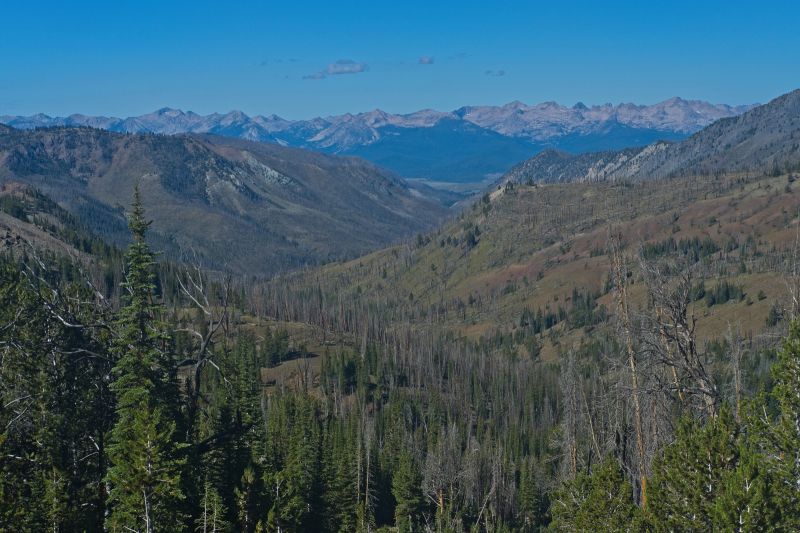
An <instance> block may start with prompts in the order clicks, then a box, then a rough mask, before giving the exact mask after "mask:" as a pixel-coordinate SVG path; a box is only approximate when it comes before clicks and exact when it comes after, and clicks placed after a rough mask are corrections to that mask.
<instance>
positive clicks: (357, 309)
mask: <svg viewBox="0 0 800 533" xmlns="http://www.w3.org/2000/svg"><path fill="white" fill-rule="evenodd" d="M797 186H798V185H797V182H796V181H795V179H794V177H793V176H792V175H782V176H764V175H761V174H737V175H725V176H713V177H695V178H693V179H692V180H688V179H673V180H668V181H663V182H662V181H656V182H646V183H641V184H638V185H626V184H583V185H580V184H573V185H548V186H533V185H530V186H528V185H516V186H514V185H509V186H507V187H505V188H502V189H500V190H497V191H494V192H493V193H492V194H489V195H487V196H486V197H484V198H483V199H481V200H480V201H478V202H477V203H476V204H475V206H474V207H473V208H471V209H469V210H467V211H466V212H465V213H464V214H463V215H462V216H461V217H460V219H459V220H457V221H455V222H453V223H452V224H450V225H448V226H446V227H445V228H443V229H442V230H439V231H436V232H432V233H428V234H420V235H419V236H418V237H417V238H415V239H413V240H412V241H409V242H408V243H407V244H405V245H402V246H398V247H394V248H390V249H387V250H385V251H382V252H377V253H374V254H372V255H369V256H366V257H364V258H361V259H359V260H355V261H351V262H347V263H341V264H336V265H330V266H327V267H324V268H322V269H319V270H315V271H310V272H307V273H296V274H293V275H286V276H282V277H279V278H276V279H275V280H274V281H268V282H258V283H252V282H248V283H243V282H241V281H239V280H238V279H237V278H235V277H233V278H232V277H219V276H210V277H209V275H207V274H205V273H204V272H203V271H202V270H200V269H197V268H196V267H194V266H192V265H184V266H180V265H170V264H157V263H156V262H155V260H154V256H153V255H152V252H151V249H150V247H149V246H148V244H147V243H148V240H147V226H148V224H147V222H146V220H147V218H146V216H147V215H146V210H144V207H146V206H144V205H143V202H142V200H140V199H138V198H137V200H136V202H135V203H134V206H133V208H132V210H131V211H130V213H131V215H130V217H129V220H130V230H131V231H132V234H133V244H132V245H131V246H130V247H129V248H128V251H127V254H126V255H125V258H124V260H121V259H120V255H119V253H118V252H115V251H114V248H113V247H106V248H102V250H105V251H103V252H100V250H101V248H100V247H99V244H98V245H94V247H91V246H90V247H88V248H87V246H86V245H85V244H80V243H81V242H82V241H81V240H80V239H76V238H75V237H69V235H72V233H69V232H67V231H66V229H67V228H73V230H72V231H74V232H75V234H78V235H88V234H86V233H85V231H86V230H84V229H82V228H81V226H79V225H77V224H76V223H75V222H74V221H73V222H70V220H71V219H70V218H69V215H68V214H67V213H66V212H63V211H61V210H60V208H58V207H57V206H55V205H54V204H52V202H49V200H48V199H47V198H46V197H45V196H42V195H41V194H40V193H37V192H36V191H32V190H28V189H20V188H18V187H17V188H14V187H12V188H10V189H7V191H6V196H5V197H6V198H11V199H9V200H3V203H2V205H3V211H4V213H6V214H7V215H8V217H10V218H9V219H8V220H9V222H8V224H7V232H8V238H7V239H6V244H5V246H6V250H7V251H6V253H5V254H4V259H3V265H2V276H3V280H2V283H1V284H0V287H2V294H1V295H0V297H2V305H0V309H2V313H3V316H2V324H3V329H2V330H0V348H2V353H3V365H2V368H0V371H2V376H0V377H1V378H2V379H0V395H1V396H2V406H3V407H2V411H0V417H2V418H0V423H2V427H3V428H4V429H3V432H2V436H1V437H0V446H1V447H2V448H3V452H4V453H3V457H4V459H3V462H2V464H1V465H0V468H2V471H3V476H2V479H3V483H2V488H0V495H2V498H0V501H2V502H3V503H2V504H1V505H0V523H2V524H3V527H5V528H7V529H10V530H43V529H55V530H63V531H81V530H87V531H96V530H101V529H102V528H106V529H109V530H125V529H126V528H130V529H134V530H141V531H175V530H181V531H184V530H185V531H189V530H202V531H215V530H216V531H368V530H377V529H380V528H387V529H391V530H395V529H396V530H398V531H419V530H425V529H430V530H442V531H462V530H478V531H504V530H505V531H540V530H545V529H548V530H552V531H589V530H637V531H651V530H687V529H688V530H707V529H709V528H710V527H711V525H712V524H714V526H715V527H717V526H719V525H720V524H722V526H721V527H723V528H727V527H730V528H737V527H743V528H744V529H746V530H751V529H758V528H762V527H766V526H767V525H770V526H774V525H775V524H782V525H783V526H784V527H785V529H787V530H791V529H794V528H796V527H797V523H798V520H800V514H799V513H796V512H795V510H796V509H797V507H796V505H795V503H793V502H794V498H796V493H795V491H794V489H791V488H789V487H790V484H791V482H792V480H793V479H797V473H796V471H795V468H796V465H795V463H794V460H793V457H794V455H793V454H794V453H795V451H796V449H798V448H797V445H798V443H800V434H798V433H797V430H796V425H794V421H795V420H796V418H797V417H798V416H800V415H798V412H800V408H798V407H797V406H796V405H795V403H796V402H794V400H793V399H792V398H793V396H792V394H791V391H793V390H796V388H797V387H798V386H800V384H799V383H797V382H796V380H797V378H796V376H797V372H796V366H797V364H798V361H800V348H798V346H797V344H798V342H800V341H798V340H797V339H798V338H800V330H798V329H797V327H795V328H794V329H793V330H792V331H791V332H789V331H788V327H789V324H790V321H791V319H792V317H794V316H796V312H797V308H796V301H797V300H796V295H797V294H798V293H797V292H796V291H797V286H798V285H797V282H798V280H797V278H796V270H795V267H794V265H796V260H795V250H796V243H797V226H798V219H797V215H796V213H797V209H798V196H797V190H796V187H797ZM48 212H50V213H52V214H51V215H50V216H51V218H50V220H51V224H50V225H47V224H45V223H44V222H43V220H44V219H45V218H46V217H45V216H44V215H45V214H46V213H48ZM14 221H16V222H14ZM59 228H62V229H59ZM25 232H27V233H25ZM26 235H27V237H26ZM18 236H19V238H17V237H18ZM54 242H60V243H62V244H63V245H64V246H68V249H69V250H71V251H70V252H69V253H66V254H65V253H64V251H63V250H61V251H59V249H58V248H57V247H56V246H55V245H54V244H53V243H54ZM69 243H72V244H69ZM78 251H83V253H82V254H79V253H77V252H78ZM70 257H71V258H70ZM54 261H58V262H60V264H61V266H60V267H58V268H53V267H52V266H50V265H54ZM121 263H124V266H123V264H121ZM70 264H72V265H75V266H74V267H72V268H70V267H68V266H67V265H70ZM104 269H105V272H106V274H105V275H103V276H100V277H98V275H97V273H98V272H102V271H104ZM120 269H122V271H123V272H124V275H123V273H122V272H120ZM97 280H104V283H98V282H97ZM117 302H119V303H117ZM787 334H789V340H788V341H787V342H786V343H785V345H784V344H783V341H782V340H781V339H782V338H783V337H784V336H786V335H787ZM709 457H711V458H712V459H713V462H712V463H708V458H709ZM701 486H703V487H710V489H706V488H704V489H699V487H701ZM19 487H23V489H22V490H19ZM726 524H727V525H726Z"/></svg>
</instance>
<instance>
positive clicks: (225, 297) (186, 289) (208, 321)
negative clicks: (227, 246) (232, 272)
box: [177, 266, 231, 399]
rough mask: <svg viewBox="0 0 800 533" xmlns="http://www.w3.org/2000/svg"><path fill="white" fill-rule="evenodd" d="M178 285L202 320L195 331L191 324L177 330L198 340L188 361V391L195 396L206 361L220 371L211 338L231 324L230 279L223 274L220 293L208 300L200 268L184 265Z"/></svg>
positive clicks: (197, 393) (198, 390)
mask: <svg viewBox="0 0 800 533" xmlns="http://www.w3.org/2000/svg"><path fill="white" fill-rule="evenodd" d="M178 286H179V287H180V289H181V293H182V294H183V295H184V296H185V297H186V298H187V299H188V300H189V301H191V302H192V303H193V304H194V305H195V307H196V308H197V309H198V310H199V311H200V314H201V317H202V320H203V321H204V323H203V326H204V327H203V328H201V331H198V330H197V329H194V328H182V329H179V330H177V331H182V332H186V333H189V334H190V335H192V336H194V337H196V338H197V341H198V344H197V348H196V350H195V354H196V356H195V358H194V359H193V360H192V361H191V364H192V366H193V367H194V372H193V375H192V390H191V394H192V395H193V397H194V399H196V398H197V396H198V395H199V394H200V385H201V377H202V374H203V368H204V367H205V366H206V365H208V366H211V367H213V368H214V369H215V370H216V371H217V372H219V373H220V375H222V370H221V369H220V367H219V365H218V364H217V363H216V362H215V361H214V355H215V354H214V350H213V346H214V342H215V338H216V337H217V333H218V332H219V331H220V330H221V329H222V330H223V332H224V333H225V334H226V336H227V334H228V331H227V330H228V328H229V326H230V316H229V309H230V296H231V281H230V278H226V279H225V281H224V282H223V284H222V288H221V290H220V294H219V301H218V302H215V303H212V302H211V301H210V300H209V295H208V293H209V290H208V288H207V287H206V280H205V277H204V275H203V273H202V271H201V270H200V267H199V266H195V267H194V268H193V269H187V270H186V271H185V272H184V273H183V275H181V276H178ZM223 380H224V381H225V383H226V384H227V383H228V380H227V379H226V378H225V376H224V375H223Z"/></svg>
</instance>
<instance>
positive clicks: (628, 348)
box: [609, 234, 647, 508]
mask: <svg viewBox="0 0 800 533" xmlns="http://www.w3.org/2000/svg"><path fill="white" fill-rule="evenodd" d="M609 248H610V249H611V261H612V269H613V275H614V286H615V288H616V295H617V310H618V313H619V320H620V322H621V324H622V333H623V339H624V342H625V352H626V354H627V356H628V368H629V369H630V376H631V402H632V403H633V425H634V431H635V432H636V455H637V468H638V471H639V472H638V473H639V483H640V489H641V504H642V508H646V507H647V470H646V468H645V451H644V450H645V446H644V435H643V433H642V407H641V404H640V401H639V400H640V399H639V371H638V361H637V354H636V349H635V348H634V345H633V335H632V333H631V320H630V312H629V308H628V290H627V279H628V270H627V266H626V265H625V260H624V258H623V256H622V252H621V250H620V243H619V237H618V236H616V235H613V234H612V236H611V237H610V239H609Z"/></svg>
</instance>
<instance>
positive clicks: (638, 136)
mask: <svg viewBox="0 0 800 533" xmlns="http://www.w3.org/2000/svg"><path fill="white" fill-rule="evenodd" d="M751 107H752V106H729V105H721V104H719V105H717V104H710V103H707V102H702V101H696V100H683V99H681V98H671V99H669V100H665V101H664V102H660V103H658V104H655V105H649V106H647V105H635V104H619V105H611V104H604V105H596V106H592V107H587V106H585V105H583V104H581V103H578V104H576V105H574V106H572V107H565V106H562V105H559V104H557V103H555V102H545V103H541V104H537V105H532V106H530V105H526V104H523V103H521V102H511V103H509V104H506V105H503V106H469V107H462V108H459V109H456V110H455V111H451V112H441V111H434V110H430V109H426V110H422V111H417V112H414V113H410V114H404V115H400V114H390V113H386V112H384V111H381V110H375V111H370V112H366V113H359V114H349V113H348V114H344V115H338V116H332V117H325V118H314V119H310V120H286V119H283V118H281V117H278V116H276V115H269V116H261V115H257V116H252V117H251V116H248V115H246V114H244V113H242V112H241V111H232V112H230V113H226V114H219V113H214V114H211V115H199V114H197V113H193V112H191V111H189V112H184V111H180V110H178V109H170V108H164V109H159V110H158V111H155V112H153V113H149V114H146V115H141V116H138V117H128V118H124V119H123V118H115V117H103V116H87V115H79V114H76V115H70V116H68V117H50V116H47V115H43V114H38V115H32V116H28V117H23V116H10V115H6V116H0V123H3V124H7V125H9V126H13V127H14V128H20V129H32V128H39V127H52V126H91V127H94V128H100V129H105V130H109V131H113V132H121V133H146V132H151V133H161V134H168V135H173V134H179V133H203V134H212V135H219V136H224V137H234V138H239V139H245V140H249V141H260V142H268V143H274V144H280V145H283V146H292V147H298V148H309V149H313V150H318V151H322V152H327V153H334V154H347V155H358V156H361V157H364V158H366V159H368V160H370V161H372V162H374V163H377V164H380V165H383V166H386V167H387V168H389V169H391V170H394V171H395V172H397V173H398V174H400V175H401V176H403V177H406V178H412V179H414V178H420V179H425V180H428V181H433V182H455V183H465V182H481V181H485V180H486V179H487V178H491V177H492V176H495V177H496V176H499V175H500V174H502V173H503V172H505V171H506V170H508V169H509V168H510V167H511V166H512V165H514V164H515V163H517V162H519V161H522V160H524V159H527V158H529V157H530V156H531V155H534V154H536V153H538V152H540V151H542V150H545V149H547V148H557V149H561V150H566V151H570V152H575V153H579V152H586V151H597V150H614V149H620V148H626V147H630V146H643V145H646V144H649V143H652V142H653V141H656V140H659V139H663V140H680V139H683V138H685V137H686V136H688V135H690V134H692V133H694V132H696V131H698V130H700V129H701V128H703V127H705V126H707V125H709V124H711V123H712V122H714V121H716V120H718V119H720V118H724V117H731V116H735V115H738V114H740V113H743V112H744V111H747V110H748V109H750V108H751Z"/></svg>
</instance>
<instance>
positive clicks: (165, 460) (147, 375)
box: [107, 188, 183, 533]
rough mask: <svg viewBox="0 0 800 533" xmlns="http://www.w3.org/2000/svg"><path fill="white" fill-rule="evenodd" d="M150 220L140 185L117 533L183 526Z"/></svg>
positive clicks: (120, 418) (118, 433)
mask: <svg viewBox="0 0 800 533" xmlns="http://www.w3.org/2000/svg"><path fill="white" fill-rule="evenodd" d="M148 225H149V223H148V222H146V221H145V219H144V210H143V208H142V204H141V199H140V196H139V191H138V188H137V190H136V192H135V194H134V200H133V207H132V211H131V216H130V223H129V227H130V230H131V234H132V237H133V242H132V244H131V245H130V247H129V248H128V253H127V254H126V273H125V274H126V276H125V282H124V283H123V284H122V287H123V289H124V301H125V306H124V307H123V308H122V309H121V311H120V316H119V319H118V321H117V328H118V331H117V338H116V339H115V343H114V352H115V354H116V356H117V358H118V359H117V362H116V364H115V366H114V378H115V380H114V382H113V384H112V390H113V391H114V393H115V394H116V397H117V409H116V414H117V420H116V423H115V425H114V427H113V429H112V431H111V439H110V440H111V444H110V446H109V450H108V453H109V459H110V463H111V465H110V468H109V470H108V475H107V479H108V483H109V484H110V486H111V489H110V492H109V504H110V507H111V513H110V515H109V517H108V528H109V529H110V530H112V531H127V530H134V531H143V532H146V533H151V532H155V531H175V530H180V529H181V527H180V523H181V517H180V516H179V509H180V502H181V500H182V499H183V494H182V491H181V469H182V463H183V461H182V460H181V459H180V458H179V457H178V453H177V452H178V448H179V446H178V444H176V434H175V427H176V423H175V420H174V419H172V418H171V417H170V416H169V414H170V413H171V412H172V411H171V406H170V405H169V403H168V401H169V400H171V399H174V396H175V394H174V391H171V390H170V387H174V382H173V381H172V380H170V374H171V368H170V363H171V361H170V358H169V356H168V355H167V354H166V353H165V346H166V344H167V342H166V341H167V338H166V336H165V334H164V331H163V325H162V323H161V322H160V315H161V311H162V310H161V307H160V306H159V305H158V304H156V303H155V302H154V289H155V280H154V275H153V264H154V261H153V254H152V253H151V252H150V249H149V247H148V245H147V243H146V242H145V232H146V230H147V227H148Z"/></svg>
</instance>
